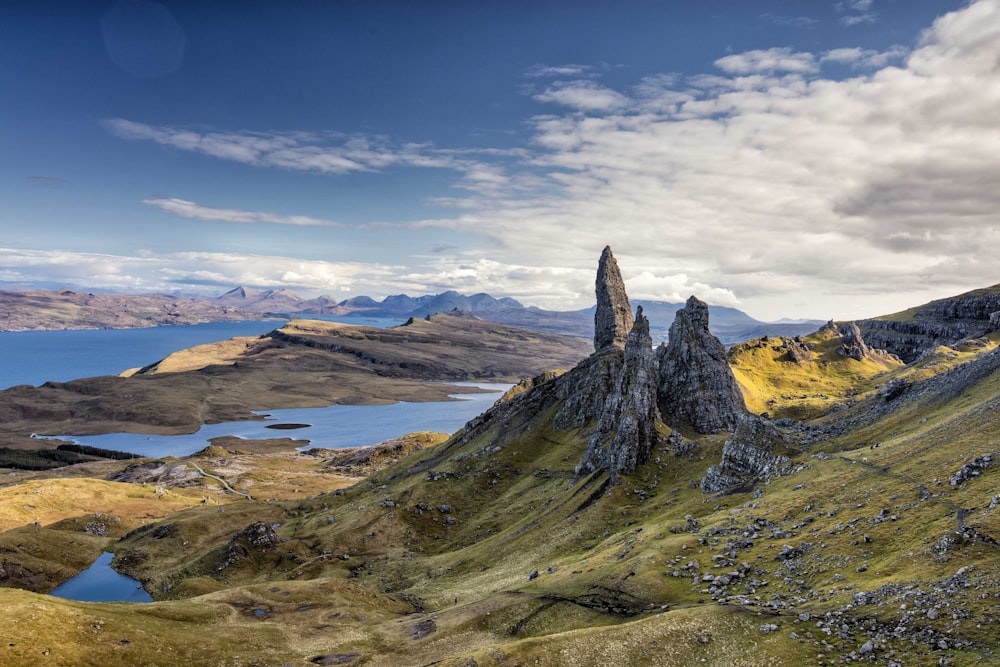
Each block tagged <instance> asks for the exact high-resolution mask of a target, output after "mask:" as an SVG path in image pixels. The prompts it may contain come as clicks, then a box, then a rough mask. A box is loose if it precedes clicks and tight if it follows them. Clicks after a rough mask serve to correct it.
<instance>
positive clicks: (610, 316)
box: [594, 246, 633, 352]
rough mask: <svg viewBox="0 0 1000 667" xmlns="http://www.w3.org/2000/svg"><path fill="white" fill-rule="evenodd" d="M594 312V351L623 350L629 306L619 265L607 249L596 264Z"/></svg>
mask: <svg viewBox="0 0 1000 667" xmlns="http://www.w3.org/2000/svg"><path fill="white" fill-rule="evenodd" d="M596 286H597V311H596V312H595V313H594V350H595V351H597V352H600V351H601V350H604V349H607V348H609V347H617V348H619V349H624V348H625V339H626V338H627V337H628V333H629V331H631V330H632V324H633V319H632V306H631V305H629V302H628V294H626V293H625V282H624V281H623V280H622V274H621V271H619V270H618V262H616V261H615V256H614V255H612V254H611V246H606V247H605V248H604V252H603V253H601V261H600V262H599V263H598V265H597V285H596Z"/></svg>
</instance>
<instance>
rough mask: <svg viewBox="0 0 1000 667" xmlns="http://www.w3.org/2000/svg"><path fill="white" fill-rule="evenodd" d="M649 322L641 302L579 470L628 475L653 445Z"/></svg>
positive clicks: (654, 408)
mask: <svg viewBox="0 0 1000 667" xmlns="http://www.w3.org/2000/svg"><path fill="white" fill-rule="evenodd" d="M652 346H653V339H652V338H651V337H650V335H649V321H648V320H647V319H646V318H645V316H643V314H642V307H641V306H640V307H639V310H638V312H637V313H636V316H635V322H634V325H633V327H632V330H631V331H630V332H629V334H628V338H627V340H626V343H625V353H624V364H623V365H622V367H621V370H620V371H619V373H618V377H617V378H616V380H615V385H614V389H613V390H612V391H611V393H610V394H607V398H606V400H605V402H604V407H603V411H602V414H601V418H600V422H599V423H598V425H597V432H596V433H595V434H594V436H593V437H592V438H591V440H590V445H589V446H588V448H587V453H586V454H585V455H584V457H583V461H582V462H581V463H580V465H579V466H577V471H576V472H577V475H583V474H588V473H590V472H593V471H594V470H609V471H610V472H611V476H612V478H613V479H614V478H616V477H617V475H618V474H619V473H621V474H625V475H629V474H631V473H633V472H635V469H636V466H638V465H640V464H642V463H645V462H646V461H648V460H649V457H650V454H651V452H652V451H653V447H654V446H655V445H656V439H657V437H656V422H657V420H659V417H660V415H659V410H658V408H657V405H656V403H657V401H656V390H657V368H656V358H655V357H654V355H653V349H652Z"/></svg>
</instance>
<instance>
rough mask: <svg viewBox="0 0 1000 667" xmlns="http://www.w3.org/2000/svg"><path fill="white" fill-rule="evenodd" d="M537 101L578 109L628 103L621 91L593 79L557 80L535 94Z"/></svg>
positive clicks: (617, 105) (609, 109) (612, 106)
mask: <svg viewBox="0 0 1000 667" xmlns="http://www.w3.org/2000/svg"><path fill="white" fill-rule="evenodd" d="M533 99H534V100H535V101H537V102H547V103H553V104H561V105H562V106H567V107H571V108H573V109H578V110H580V111H611V110H614V109H619V108H621V107H623V106H625V105H626V104H627V103H628V101H629V100H628V98H627V97H626V96H625V95H622V94H621V93H619V92H617V91H615V90H611V89H610V88H606V87H604V86H602V85H600V84H598V83H595V82H593V81H580V80H578V81H559V82H556V83H555V84H553V85H552V86H549V87H548V88H546V89H545V90H544V91H543V92H541V93H538V94H536V95H535V96H534V97H533Z"/></svg>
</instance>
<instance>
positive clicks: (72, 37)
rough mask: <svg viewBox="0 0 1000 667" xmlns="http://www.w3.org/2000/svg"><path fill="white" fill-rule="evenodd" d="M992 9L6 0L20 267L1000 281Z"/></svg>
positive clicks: (471, 288)
mask: <svg viewBox="0 0 1000 667" xmlns="http://www.w3.org/2000/svg"><path fill="white" fill-rule="evenodd" d="M998 58H1000V0H980V1H979V2H974V3H972V4H967V3H965V2H946V1H936V2H932V1H919V0H905V1H904V0H834V1H831V2H826V1H814V2H802V1H801V0H799V1H793V0H784V1H778V0H775V1H770V2H748V1H745V0H725V1H723V0H715V1H712V0H707V1H702V2H652V1H641V2H640V1H628V0H626V1H619V2H578V1H574V2H569V1H560V2H519V1H516V0H514V1H511V0H506V1H503V2H500V1H498V2H472V1H468V0H466V1H461V2H460V1H444V0H442V1H434V0H428V1H427V2H419V3H418V2H379V1H377V0H369V1H365V2H362V1H358V2H346V1H345V2H339V1H334V0H331V1H327V2H296V3H281V2H253V1H250V2H221V1H220V2H210V1H208V2H194V1H191V2H163V3H155V2H148V1H141V0H128V1H121V2H88V1H83V2H71V3H59V2H46V3H37V2H29V1H23V2H10V3H3V4H2V6H0V86H2V91H3V102H2V103H0V155H2V156H3V157H2V158H0V201H2V202H3V204H2V206H0V232H2V235H0V287H6V288H23V287H26V286H31V285H40V286H48V287H56V286H62V285H70V286H74V287H84V288H91V289H101V290H115V291H127V292H143V291H171V292H185V293H191V292H198V293H203V294H221V293H222V292H224V291H226V290H227V289H229V288H230V287H232V286H235V285H237V284H244V285H247V286H252V287H257V288H277V287H286V288H289V289H292V290H295V291H297V292H299V293H301V294H302V295H303V296H315V295H318V294H321V293H328V294H331V295H332V296H334V297H336V298H346V297H348V296H353V295H358V294H368V295H371V296H375V297H380V296H385V295H387V294H393V293H400V292H406V293H410V294H422V293H433V292H439V291H443V290H445V289H452V288H453V289H458V290H460V291H463V292H466V293H472V292H477V291H487V292H490V293H491V294H494V295H495V296H513V297H515V298H517V299H519V300H521V301H522V302H524V303H526V304H532V305H538V306H542V307H547V308H555V309H569V308H578V307H586V306H587V305H589V304H590V303H592V301H593V273H594V269H595V266H596V261H597V257H598V256H599V254H600V251H601V248H603V246H604V245H605V244H611V245H612V246H613V247H614V249H615V253H616V255H617V256H618V258H619V263H620V264H621V266H622V269H623V273H624V275H625V278H626V282H627V286H628V288H629V292H630V294H631V295H632V296H633V297H640V298H650V299H663V300H671V301H678V300H683V299H684V298H686V297H687V296H688V295H689V294H692V293H694V294H697V295H699V296H700V297H702V298H704V299H706V300H708V301H709V302H712V303H717V304H721V305H732V306H737V307H740V308H743V309H744V310H747V311H748V312H750V313H751V314H752V315H755V316H757V317H760V318H762V319H770V318H778V317H781V316H809V317H819V318H837V319H846V318H851V317H862V316H869V315H875V314H881V313H886V312H891V311H893V310H900V309H903V308H905V307H908V306H910V305H915V304H917V303H921V302H923V301H926V300H928V299H931V298H935V297H940V296H945V295H948V294H952V293H955V292H958V291H963V290H966V289H971V288H975V287H981V286H986V285H990V284H994V283H997V282H1000V271H998V270H997V269H996V262H995V261H994V260H993V258H994V257H996V256H997V251H998V250H1000V213H998V211H1000V188H998V187H997V186H998V185H1000V120H998V119H1000V72H998V70H997V66H996V62H997V61H998Z"/></svg>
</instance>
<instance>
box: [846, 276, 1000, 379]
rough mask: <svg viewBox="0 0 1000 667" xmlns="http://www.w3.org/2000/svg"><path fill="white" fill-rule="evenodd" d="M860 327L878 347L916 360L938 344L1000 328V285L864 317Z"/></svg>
mask: <svg viewBox="0 0 1000 667" xmlns="http://www.w3.org/2000/svg"><path fill="white" fill-rule="evenodd" d="M858 326H859V328H860V330H861V332H862V334H863V335H864V337H865V340H867V341H869V342H870V343H871V344H872V345H874V346H875V347H879V348H883V349H886V350H888V351H889V352H892V353H894V354H896V355H898V356H899V357H900V358H901V359H903V360H904V361H907V362H909V361H913V360H915V359H917V358H918V357H919V356H920V355H921V354H924V353H925V352H928V351H931V350H933V349H934V348H936V347H937V346H938V345H954V344H955V343H957V342H959V341H961V340H963V339H966V338H974V337H976V336H982V335H984V334H987V333H990V332H992V331H997V330H998V329H1000V285H994V286H992V287H986V288H984V289H978V290H973V291H971V292H966V293H964V294H959V295H958V296H953V297H949V298H947V299H938V300H937V301H931V302H930V303H926V304H924V305H922V306H917V307H916V308H910V309H909V310H904V311H903V312H901V313H895V314H894V315H886V316H884V317H876V318H874V319H870V320H862V321H860V322H858Z"/></svg>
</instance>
